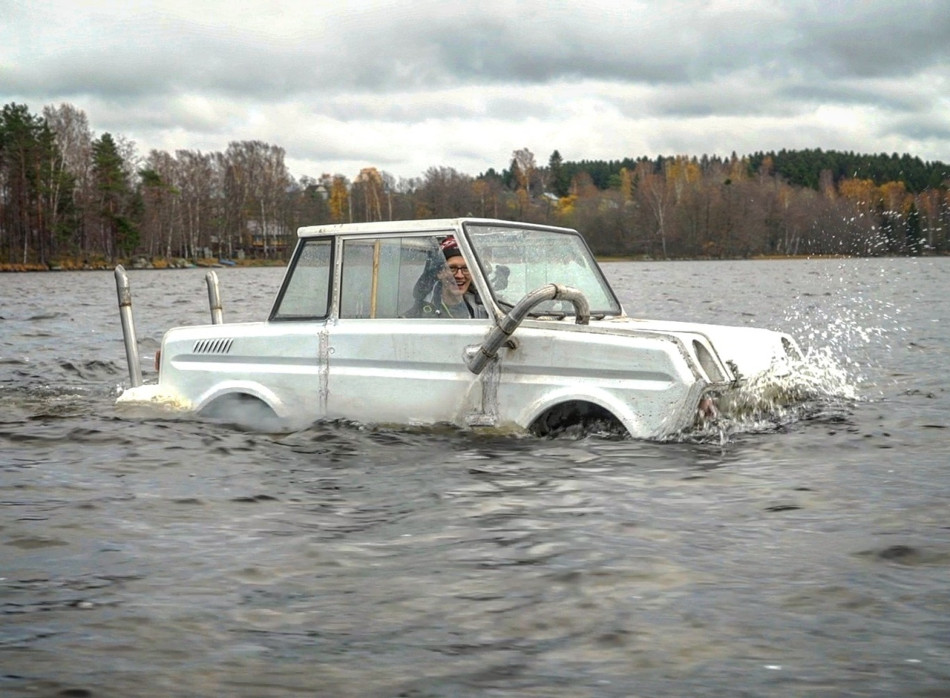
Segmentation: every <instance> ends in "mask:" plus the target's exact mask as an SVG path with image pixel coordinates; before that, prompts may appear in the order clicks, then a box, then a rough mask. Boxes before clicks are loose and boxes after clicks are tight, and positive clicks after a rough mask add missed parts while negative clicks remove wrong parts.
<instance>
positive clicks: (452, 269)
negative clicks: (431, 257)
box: [445, 264, 469, 276]
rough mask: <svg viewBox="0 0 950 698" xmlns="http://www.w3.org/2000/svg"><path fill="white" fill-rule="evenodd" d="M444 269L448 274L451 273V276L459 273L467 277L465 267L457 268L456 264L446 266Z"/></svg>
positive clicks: (466, 268)
mask: <svg viewBox="0 0 950 698" xmlns="http://www.w3.org/2000/svg"><path fill="white" fill-rule="evenodd" d="M445 268H446V269H448V270H449V271H450V272H452V276H455V275H456V274H458V273H459V272H461V273H462V275H463V276H468V275H469V271H468V267H465V266H459V265H457V264H449V265H446V267H445Z"/></svg>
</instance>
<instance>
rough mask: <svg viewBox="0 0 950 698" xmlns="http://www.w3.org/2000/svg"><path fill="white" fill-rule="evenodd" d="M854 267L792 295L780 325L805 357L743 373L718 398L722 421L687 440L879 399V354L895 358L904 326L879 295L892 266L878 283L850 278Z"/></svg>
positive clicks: (753, 429)
mask: <svg viewBox="0 0 950 698" xmlns="http://www.w3.org/2000/svg"><path fill="white" fill-rule="evenodd" d="M853 271H854V267H853V266H852V267H844V266H842V267H840V268H839V269H838V270H837V273H836V274H832V275H828V276H826V277H825V278H823V279H819V280H817V282H818V283H817V284H816V286H817V288H816V290H815V291H814V292H811V293H802V294H801V295H799V296H797V297H795V298H794V299H792V303H791V304H790V306H789V307H788V308H787V309H786V312H785V318H784V321H783V322H782V326H783V328H785V329H786V330H787V331H788V332H789V333H790V334H792V335H793V336H795V337H797V338H798V340H799V342H800V343H801V345H802V347H803V348H804V349H803V355H802V356H801V357H800V358H794V359H793V358H783V359H782V360H779V361H776V362H775V363H774V364H773V365H772V367H771V368H770V369H769V370H767V371H765V372H763V373H760V374H758V375H755V376H748V377H745V379H744V380H743V381H742V383H741V384H739V385H738V386H736V387H735V388H733V389H732V390H729V391H726V392H725V393H724V394H723V395H722V396H720V399H719V402H718V407H719V410H720V412H719V416H718V418H717V419H715V420H712V421H708V422H706V423H703V424H700V425H699V426H698V428H697V429H696V430H694V431H693V432H691V433H690V434H688V435H687V438H688V439H690V440H700V441H704V442H708V441H718V442H720V443H726V442H727V441H728V440H729V439H730V438H732V437H733V436H736V435H739V434H744V433H759V432H764V431H775V430H776V429H781V428H784V427H787V426H789V425H791V424H793V423H795V422H801V421H805V420H811V419H822V420H830V421H840V420H842V419H846V418H847V415H848V414H849V413H850V411H851V409H852V408H853V407H854V404H855V403H856V402H860V401H862V400H869V399H872V398H873V397H874V396H872V395H870V394H869V389H870V388H871V387H873V386H874V385H875V381H874V380H873V375H874V374H875V373H878V372H879V371H880V369H881V366H880V365H879V360H880V357H882V356H888V355H890V352H891V349H892V343H893V342H894V341H895V337H897V336H899V335H900V334H901V333H903V332H905V331H906V328H904V327H903V326H902V323H901V309H900V308H899V307H897V306H896V305H895V304H894V303H892V302H890V301H888V300H885V299H883V298H879V297H877V294H880V293H882V289H886V287H887V286H886V282H887V280H888V279H890V278H891V275H892V273H893V270H891V269H888V268H886V266H885V265H882V268H881V269H880V271H879V276H880V283H868V282H867V281H865V282H864V283H858V282H855V281H854V280H853V279H849V278H848V276H849V272H850V273H853ZM810 281H815V280H810ZM822 287H824V288H822Z"/></svg>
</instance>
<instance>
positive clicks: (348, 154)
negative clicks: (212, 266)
mask: <svg viewBox="0 0 950 698" xmlns="http://www.w3.org/2000/svg"><path fill="white" fill-rule="evenodd" d="M3 6H4V12H3V14H4V20H3V22H2V24H0V99H2V103H3V104H9V103H11V102H16V103H21V104H26V105H27V106H28V107H29V109H30V111H31V112H32V113H36V114H39V113H41V112H42V109H43V107H45V106H48V105H53V106H58V105H59V104H61V103H68V104H71V105H73V106H74V107H76V108H77V109H80V110H82V111H84V112H85V113H86V115H87V116H88V118H89V122H90V126H91V128H92V129H93V131H94V132H95V133H96V134H97V135H101V134H102V133H104V132H110V133H112V134H114V135H119V136H123V137H125V138H128V139H130V140H133V141H135V143H136V145H137V148H138V152H139V154H140V155H142V156H145V155H147V154H148V152H149V151H150V150H152V149H157V150H164V151H167V152H170V153H174V152H175V151H176V150H183V149H186V150H201V151H204V152H211V151H224V150H226V148H227V145H228V143H229V142H231V141H240V140H260V141H265V142H268V143H271V144H273V145H278V146H280V147H282V148H284V149H285V151H286V161H287V165H288V168H289V169H290V171H291V174H292V175H293V176H294V177H296V178H298V179H299V178H300V177H302V176H304V175H307V176H311V177H318V176H320V175H321V174H323V173H325V172H326V173H339V174H343V175H345V176H347V177H349V178H351V179H352V178H353V177H355V176H356V174H357V173H358V172H359V170H360V169H361V168H362V167H367V166H374V167H377V168H378V169H380V170H382V171H385V172H388V173H390V174H392V175H393V176H395V177H397V178H411V177H419V176H421V175H423V174H424V172H425V171H426V170H427V169H428V168H429V167H435V166H445V167H452V168H454V169H456V170H458V171H460V172H464V173H466V174H471V175H476V174H478V173H480V172H484V171H485V170H487V169H489V168H492V167H494V168H496V169H501V168H504V167H507V166H508V164H509V162H510V160H511V154H512V152H513V151H514V150H516V149H519V148H528V149H529V150H531V151H532V152H533V153H534V154H535V156H536V158H537V159H538V161H539V163H542V164H543V163H546V162H547V159H548V156H549V155H550V154H551V152H553V151H554V150H558V151H559V152H560V154H561V155H562V157H563V158H564V159H565V160H573V161H577V160H618V159H622V158H625V157H631V158H637V157H641V156H648V157H656V156H658V155H676V154H685V155H695V156H700V155H703V154H707V155H721V156H728V155H729V154H730V153H732V152H736V153H739V154H740V155H741V154H750V153H753V152H758V151H770V150H781V149H783V148H786V149H805V148H821V149H823V150H844V151H855V152H858V153H867V154H877V153H892V152H896V153H899V154H904V153H907V154H909V155H911V156H917V157H920V158H921V159H922V160H924V161H929V162H933V161H942V162H950V48H948V47H950V41H948V40H947V37H948V36H950V3H946V2H939V1H928V0H916V1H911V2H905V3H893V2H879V1H877V0H865V1H860V0H851V1H848V2H828V1H827V0H826V1H823V2H818V1H809V2H805V1H801V2H788V3H774V2H765V1H760V0H738V1H733V2H716V1H707V2H699V1H692V0H682V1H679V2H663V3H659V2H656V3H654V2H633V3H627V4H625V5H623V6H622V7H623V11H621V10H619V9H618V6H617V5H616V4H614V3H605V2H601V1H600V0H597V1H593V0H592V1H589V2H584V3H575V2H554V1H553V0H548V1H547V2H544V3H539V2H534V1H528V2H523V3H511V2H496V1H495V0H491V1H487V2H482V3H478V4H477V5H471V6H470V5H463V4H460V3H455V2H451V1H449V2H446V1H442V2H433V1H431V0H419V1H417V2H414V3H412V4H411V5H410V4H406V3H394V2H379V1H374V2H363V3H350V4H347V5H345V6H344V5H343V4H329V3H324V2H309V3H304V2H300V0H278V1H276V2H267V3H260V4H259V6H258V4H257V3H253V2H252V3H247V4H245V5H242V6H235V5H234V4H233V3H222V2H218V1H217V0H214V1H212V2H203V3H195V2H191V3H189V2H181V1H180V0H169V1H165V2H149V3H126V2H123V1H120V0H90V1H89V2H86V3H84V4H83V5H82V6H81V7H80V6H77V5H74V4H73V3H72V2H66V1H65V0H30V1H29V2H26V1H25V0H4V2H3Z"/></svg>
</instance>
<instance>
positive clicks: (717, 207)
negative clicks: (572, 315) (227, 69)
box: [0, 103, 950, 267]
mask: <svg viewBox="0 0 950 698" xmlns="http://www.w3.org/2000/svg"><path fill="white" fill-rule="evenodd" d="M948 185H950V170H948V168H947V166H946V165H944V164H943V163H940V162H933V163H927V162H923V161H921V160H920V159H919V158H916V157H911V156H909V155H901V156H898V155H897V154H892V155H886V154H881V155H860V154H855V153H843V152H837V151H822V150H800V151H787V150H782V151H779V152H769V153H762V152H760V153H754V154H752V155H747V156H742V157H739V156H737V155H735V154H732V156H730V157H719V156H707V155H703V156H701V157H695V156H693V157H690V156H684V155H678V156H671V157H665V156H664V157H657V158H647V157H641V158H636V159H633V158H625V159H622V160H616V161H592V160H581V161H568V160H564V159H563V158H562V156H561V155H560V153H559V152H558V151H557V150H554V151H553V152H552V153H551V155H550V157H549V158H548V160H547V162H546V163H539V162H538V161H537V160H536V158H535V155H534V154H533V153H532V152H531V151H530V150H528V149H527V148H524V149H519V150H515V151H514V152H513V153H512V157H511V161H510V162H509V163H508V165H507V167H504V168H502V169H501V170H500V171H497V170H495V169H494V168H491V169H489V170H487V171H486V172H483V173H480V174H478V175H477V176H472V175H468V174H465V173H462V172H459V171H457V170H455V169H454V168H451V167H446V166H433V167H430V168H429V169H427V170H426V171H425V172H424V173H423V174H422V175H421V176H419V177H415V178H408V179H405V178H401V179H399V180H397V179H396V178H394V177H393V176H392V175H390V174H388V173H386V172H382V171H379V170H378V169H376V168H374V167H367V168H363V169H362V170H361V171H360V172H359V173H356V175H355V176H353V177H352V178H349V177H347V176H346V175H343V174H338V173H332V174H331V173H324V174H322V175H320V176H319V177H313V176H309V175H304V176H302V177H300V178H299V179H295V178H294V177H292V176H291V174H290V173H289V171H288V169H287V167H286V165H285V151H284V149H283V148H282V147H280V146H277V145H272V144H268V143H264V142H261V141H234V142H231V143H229V144H228V147H227V149H226V150H225V151H224V152H211V153H202V152H200V151H195V150H177V151H175V152H174V153H168V152H165V151H160V150H152V151H150V152H149V153H148V154H147V155H144V156H143V155H140V154H139V153H138V152H137V151H136V148H135V144H134V143H133V142H131V141H129V140H128V139H126V138H124V137H123V136H121V135H114V134H110V133H102V134H100V135H96V134H94V133H93V132H92V130H91V128H90V126H89V122H88V119H87V117H86V115H85V113H84V112H83V111H81V110H80V109H77V108H76V107H74V106H72V105H70V104H61V105H59V106H58V107H54V106H47V107H45V108H44V109H43V111H42V113H41V114H33V113H31V112H30V110H29V108H28V107H27V106H26V105H20V104H13V103H11V104H7V105H6V106H4V107H3V108H2V111H0V263H2V264H5V265H23V266H27V267H28V266H31V265H33V266H37V267H43V266H46V267H56V266H73V265H79V266H82V265H87V266H88V265H90V264H96V263H113V262H114V261H115V260H118V259H125V258H129V257H133V256H145V257H150V258H165V259H168V258H174V257H181V258H187V259H196V258H201V257H209V256H210V257H226V258H235V257H241V256H250V257H258V258H265V259H285V258H286V257H287V255H288V254H289V251H290V249H291V248H292V244H293V240H294V235H295V231H296V229H297V227H298V226H300V225H315V224H322V223H343V222H358V221H375V220H399V219H407V218H435V217H438V218H441V217H455V216H469V215H472V216H481V217H490V218H502V219H507V220H520V221H528V222H541V223H551V224H556V225H563V226H566V227H572V228H576V229H578V230H579V231H581V233H583V234H584V236H585V237H586V238H587V240H588V242H589V244H590V245H591V247H592V248H593V250H594V251H595V252H596V253H597V254H600V255H617V256H627V255H631V256H633V255H636V256H648V257H651V258H663V259H667V258H744V257H752V256H763V255H828V254H846V255H859V256H867V255H880V254H922V253H947V252H950V240H948V236H947V231H948V229H950V194H948Z"/></svg>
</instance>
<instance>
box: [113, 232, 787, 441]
mask: <svg viewBox="0 0 950 698" xmlns="http://www.w3.org/2000/svg"><path fill="white" fill-rule="evenodd" d="M116 277H117V281H118V283H119V298H120V306H122V305H123V293H124V290H123V289H125V290H126V292H127V288H128V285H127V279H124V280H123V278H124V271H123V270H122V269H121V267H119V268H118V269H117V270H116ZM123 283H124V284H125V285H124V286H123ZM213 304H214V301H213V300H212V305H213ZM123 313H124V314H123V327H126V326H128V329H127V331H126V348H127V354H128V357H129V361H130V371H131V375H132V383H133V386H132V387H131V388H129V389H127V390H125V391H124V392H123V393H122V394H121V395H120V396H119V398H118V401H117V403H118V405H120V406H132V405H137V406H150V407H162V408H165V409H172V410H175V411H180V412H185V413H193V414H196V415H199V416H204V417H213V418H222V419H233V420H236V421H240V422H242V423H248V424H250V425H251V426H264V425H267V428H270V427H271V425H274V424H281V425H286V426H289V427H291V428H294V427H297V426H302V425H306V424H309V423H312V422H314V421H318V420H336V419H343V420H352V421H356V422H360V423H365V424H387V425H407V426H410V425H411V426H417V425H433V424H439V423H451V424H454V425H457V426H459V427H464V428H478V429H481V428H494V429H502V430H511V429H514V430H519V431H526V432H531V433H534V434H538V435H547V434H552V433H558V432H560V431H562V430H564V429H567V428H571V427H574V426H575V425H580V426H584V425H589V424H591V423H597V424H602V425H606V426H608V427H612V428H615V429H618V430H622V431H624V432H626V433H628V434H629V435H630V436H632V437H635V438H643V439H662V438H667V437H670V436H673V435H676V434H678V433H681V432H683V431H684V430H688V429H690V428H691V427H692V426H694V425H695V424H696V423H697V420H699V421H703V420H706V419H710V418H711V417H713V416H714V415H715V414H716V413H717V410H719V409H722V408H723V407H724V406H726V405H729V404H734V400H731V398H730V396H734V395H736V394H737V393H738V391H741V389H742V386H743V385H744V384H746V383H747V381H749V380H750V379H753V378H755V377H757V376H761V375H763V374H766V373H768V372H781V371H783V370H788V368H787V367H788V365H789V363H790V362H792V361H794V360H796V359H798V358H799V357H800V351H799V349H798V346H797V345H796V343H795V341H794V340H793V339H792V338H791V337H790V336H788V335H787V334H784V333H780V332H775V331H771V330H765V329H757V328H747V327H727V326H719V325H707V324H693V323H678V322H669V321H649V320H641V319H635V318H631V317H628V316H627V315H626V314H625V313H624V310H623V308H622V307H621V304H620V303H619V302H618V300H617V297H616V295H615V294H614V292H613V290H612V289H611V287H610V285H609V283H608V282H607V280H606V279H605V277H604V275H603V273H602V271H601V269H600V267H599V266H598V265H597V262H596V260H595V259H594V257H593V255H592V254H591V252H590V250H589V248H588V247H587V245H586V243H585V241H584V239H583V237H582V236H581V235H580V234H579V233H578V232H577V231H575V230H570V229H566V228H557V227H550V226H542V225H533V224H525V223H513V222H509V221H500V220H488V219H478V218H459V219H439V220H415V221H395V222H374V223H355V224H345V225H328V226H312V227H302V228H300V229H299V230H298V233H297V245H296V248H295V250H294V253H293V256H292V258H291V261H290V264H289V265H288V267H287V271H286V273H285V275H284V278H283V282H282V284H281V286H280V288H279V290H278V292H277V294H276V299H275V301H274V304H273V307H272V309H271V311H270V315H269V317H268V318H267V319H266V320H262V321H261V322H253V323H231V324H225V323H219V322H215V323H213V324H211V325H204V326H188V327H177V328H173V329H170V330H168V331H167V332H166V333H165V335H164V337H163V339H162V344H161V350H160V353H159V355H158V356H157V359H156V360H157V366H158V370H159V374H158V382H157V383H155V384H149V385H140V384H139V383H140V382H141V381H140V375H141V374H140V367H138V366H136V365H135V364H136V362H137V350H136V347H135V346H134V345H135V338H134V329H133V328H132V323H131V304H130V301H129V303H128V307H127V308H124V309H123ZM219 317H220V316H219ZM135 369H139V374H138V376H136V371H135Z"/></svg>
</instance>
